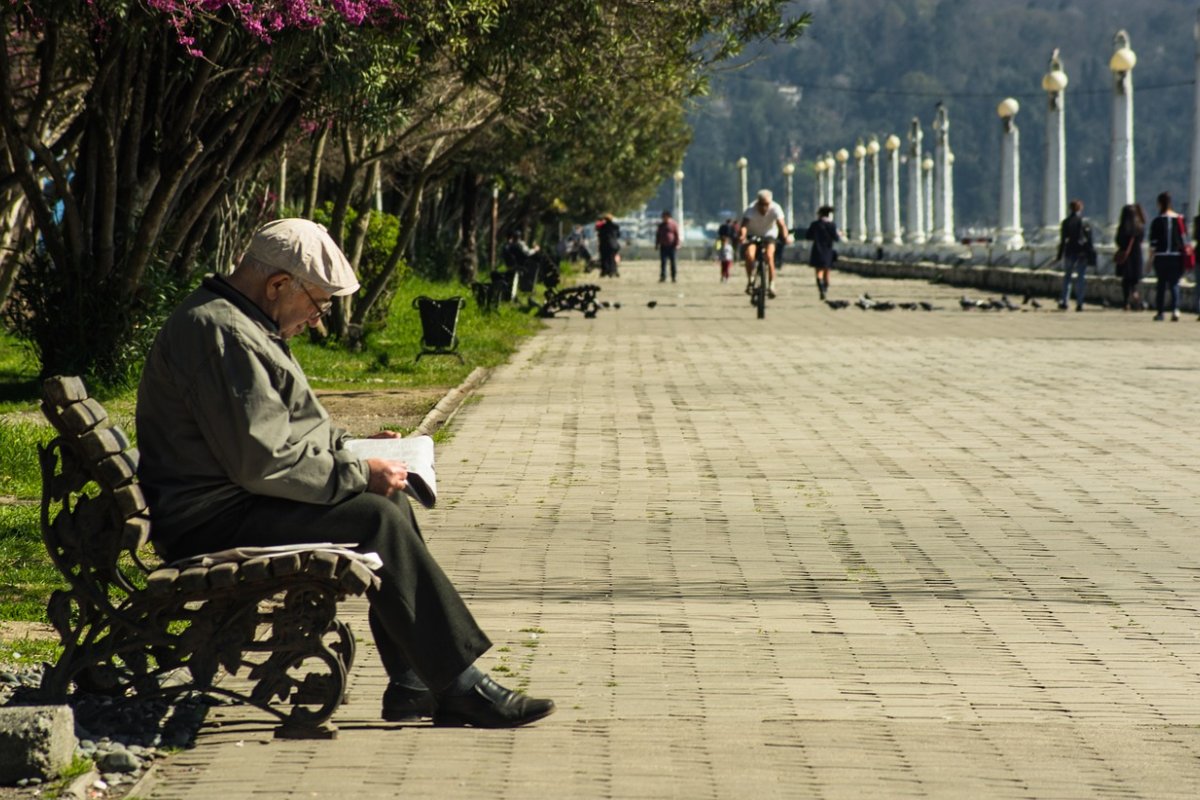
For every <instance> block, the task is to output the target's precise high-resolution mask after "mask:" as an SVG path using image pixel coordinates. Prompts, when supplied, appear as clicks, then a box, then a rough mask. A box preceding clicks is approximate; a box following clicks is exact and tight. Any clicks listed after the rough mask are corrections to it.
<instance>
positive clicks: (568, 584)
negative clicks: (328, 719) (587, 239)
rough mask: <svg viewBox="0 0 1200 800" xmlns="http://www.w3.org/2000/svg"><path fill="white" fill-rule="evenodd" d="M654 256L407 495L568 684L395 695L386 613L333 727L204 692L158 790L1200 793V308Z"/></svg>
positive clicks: (480, 600) (514, 679)
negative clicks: (758, 280) (396, 720)
mask: <svg viewBox="0 0 1200 800" xmlns="http://www.w3.org/2000/svg"><path fill="white" fill-rule="evenodd" d="M667 287H668V288H663V287H662V286H660V285H659V284H658V282H657V265H653V266H651V265H649V264H646V263H642V264H630V265H627V266H626V267H625V268H624V269H623V276H622V277H621V278H620V279H619V280H618V281H615V282H609V283H606V284H605V288H604V291H603V292H602V294H601V296H602V297H603V298H604V299H606V300H609V301H620V302H621V303H622V308H621V309H620V310H607V311H602V312H601V314H600V316H599V317H598V318H597V319H595V320H585V319H583V318H582V317H581V316H579V315H578V314H571V315H566V316H564V318H562V319H556V320H552V321H550V322H549V324H548V330H546V331H545V333H543V334H541V335H539V336H538V337H537V338H536V339H534V340H533V341H531V342H529V343H528V344H527V345H526V346H525V347H524V349H523V350H522V351H521V353H520V354H519V355H518V356H517V357H516V358H515V359H514V361H513V363H511V364H510V365H508V366H506V367H504V368H502V369H500V370H498V371H497V372H496V373H495V375H494V376H493V378H492V379H491V380H490V381H489V382H488V383H487V384H485V385H484V386H483V388H482V391H481V393H480V396H479V398H478V402H472V403H470V404H468V405H467V406H466V407H464V409H463V410H462V411H461V412H460V413H459V415H458V416H457V417H456V418H455V420H454V422H453V424H452V428H453V430H454V437H453V439H452V441H450V442H449V443H447V444H446V445H444V446H443V447H442V448H441V450H440V451H439V459H440V461H439V483H440V484H441V491H442V497H443V498H444V502H443V504H442V505H441V506H440V507H439V508H438V509H437V510H436V511H435V512H422V520H423V521H424V524H425V529H426V532H427V534H428V535H429V539H430V546H431V548H432V549H433V550H434V551H435V553H436V554H437V556H438V557H439V559H440V560H441V561H442V563H443V565H444V566H445V567H446V569H447V572H449V573H450V574H451V576H452V577H453V578H454V579H455V580H456V582H457V583H458V585H459V586H460V587H461V589H462V591H463V593H464V594H465V595H466V596H467V598H468V600H469V602H470V603H471V605H472V607H473V609H474V610H475V612H476V614H477V616H478V617H479V618H480V620H481V621H482V623H483V625H484V627H485V629H487V630H488V631H489V632H491V634H492V637H493V639H495V641H496V643H497V649H496V650H493V652H492V653H491V654H489V656H488V657H487V664H488V665H489V666H490V667H493V668H494V669H496V670H497V671H498V672H499V673H500V675H499V676H498V677H501V679H502V680H503V681H505V682H507V683H509V684H512V685H521V686H526V685H528V687H529V688H530V690H531V691H532V692H533V693H536V694H539V695H545V696H551V697H554V698H555V699H556V700H557V702H558V704H559V711H558V713H557V714H556V715H554V716H553V717H550V718H549V719H548V720H546V721H544V722H543V723H540V724H538V725H536V726H533V727H531V728H527V729H522V730H516V731H473V730H450V729H434V728H431V727H427V726H403V725H388V724H384V723H382V722H380V721H379V719H378V698H379V695H380V693H381V691H382V688H383V683H384V676H383V672H382V670H381V668H380V666H379V662H378V659H377V658H376V656H375V653H374V650H373V648H372V647H371V646H370V645H369V644H366V645H364V646H363V647H362V648H361V649H360V663H359V665H358V666H357V667H356V669H355V673H354V675H353V686H352V692H353V697H352V701H351V703H349V704H348V705H346V706H345V707H344V708H343V709H342V711H341V712H340V713H339V714H338V716H337V717H335V721H336V722H337V723H338V724H339V726H340V737H339V738H338V739H337V740H336V741H333V742H285V741H275V740H273V739H272V738H271V730H272V728H271V725H270V723H269V720H267V719H265V718H264V717H263V715H262V714H261V713H259V712H256V711H252V710H245V709H225V708H222V709H218V710H217V711H215V712H214V713H213V714H212V715H210V723H211V724H210V725H209V726H208V727H206V729H205V730H204V731H203V732H202V734H201V736H200V738H199V740H198V742H197V747H196V748H195V749H194V750H190V751H187V752H185V753H182V754H179V755H178V756H176V757H174V758H173V759H171V760H170V761H169V762H168V764H167V765H166V766H165V767H164V768H161V769H160V770H159V771H158V774H157V783H156V785H154V786H151V787H148V790H147V793H148V794H149V796H151V797H153V798H158V799H159V800H164V799H165V798H181V799H184V798H186V799H187V800H201V799H202V798H203V799H207V798H213V800H217V799H218V798H220V800H232V799H235V798H250V797H254V798H285V797H324V798H340V797H347V798H349V797H353V798H375V797H380V798H382V797H404V798H487V799H488V800H495V799H496V798H508V797H514V798H524V797H531V798H544V799H546V800H549V799H550V798H575V797H579V798H643V797H644V798H663V797H677V798H753V800H766V798H797V797H923V796H924V797H928V796H936V797H986V798H1001V797H1079V798H1091V797H1098V796H1105V797H1189V798H1190V797H1196V796H1198V795H1200V727H1198V726H1200V636H1198V634H1200V622H1198V620H1197V606H1198V603H1200V544H1198V543H1197V536H1198V535H1200V503H1198V502H1197V494H1200V470H1198V469H1197V467H1198V465H1200V437H1198V436H1197V432H1196V423H1195V420H1196V417H1197V406H1196V398H1197V397H1200V323H1197V321H1196V319H1195V316H1187V317H1185V319H1184V321H1182V322H1180V323H1176V324H1172V323H1169V322H1168V323H1153V322H1152V321H1151V319H1150V315H1149V314H1137V315H1131V314H1124V313H1122V312H1120V311H1113V310H1099V309H1094V310H1092V309H1089V310H1088V311H1087V312H1085V313H1082V314H1076V313H1074V312H1070V313H1059V312H1055V311H1050V310H1048V309H1049V308H1050V306H1051V303H1048V302H1045V301H1044V307H1043V309H1042V310H1041V311H1037V312H1032V313H1015V312H1014V313H1008V312H986V313H984V312H975V311H973V312H963V311H961V310H960V309H959V307H958V303H957V298H958V296H959V294H961V292H960V291H957V290H953V289H950V288H944V287H935V286H930V285H927V284H919V283H899V282H891V281H884V280H874V281H868V280H865V279H857V278H852V277H848V276H844V275H838V274H837V273H835V274H834V288H833V296H834V297H845V298H848V299H851V300H852V299H854V297H856V296H857V295H858V293H859V292H861V291H864V290H865V291H869V292H870V293H871V294H872V296H874V297H876V298H882V299H890V300H907V299H912V300H917V299H922V300H935V301H936V302H938V303H940V304H942V305H943V306H944V307H945V308H944V310H942V311H935V312H906V311H900V310H897V311H892V312H862V311H859V310H858V309H856V308H853V307H851V308H849V309H846V310H842V311H836V312H835V311H831V310H830V309H828V308H826V307H825V306H824V305H821V304H818V303H817V301H816V297H815V291H814V290H813V289H812V288H811V281H810V275H809V271H808V269H807V268H800V267H794V266H793V267H789V268H788V270H787V271H786V272H785V274H784V276H783V277H782V278H781V289H782V290H783V291H782V293H781V296H780V297H779V299H778V300H776V301H774V302H772V303H771V304H770V307H769V308H768V312H767V318H766V320H763V321H759V320H756V319H754V315H753V310H752V308H751V307H750V305H749V303H748V302H747V300H746V297H745V295H743V294H742V293H741V291H740V288H741V284H740V283H736V282H735V283H731V284H729V285H727V286H721V285H719V284H718V283H717V282H716V267H715V266H714V265H712V264H708V263H705V264H702V265H701V264H686V265H684V274H683V275H682V277H681V280H680V283H679V284H677V285H675V286H671V285H670V284H667ZM651 299H655V300H657V301H658V305H657V307H655V308H648V307H647V305H646V303H647V301H648V300H651ZM1018 301H1019V298H1018ZM356 608H357V615H356V618H355V623H356V630H358V631H360V632H361V633H364V634H365V632H366V625H365V615H364V614H363V607H362V606H361V605H360V606H357V607H356ZM218 723H219V725H218Z"/></svg>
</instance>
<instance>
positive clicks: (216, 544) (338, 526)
mask: <svg viewBox="0 0 1200 800" xmlns="http://www.w3.org/2000/svg"><path fill="white" fill-rule="evenodd" d="M319 542H332V543H334V544H342V545H348V546H350V547H352V548H353V549H355V550H358V551H360V552H363V553H378V554H379V557H380V559H381V560H382V561H383V567H382V568H380V569H379V570H378V571H377V572H376V574H377V575H378V576H379V577H380V579H381V583H380V586H379V588H378V589H374V590H371V591H369V592H368V595H367V598H368V600H369V601H370V603H371V611H370V623H371V633H372V635H373V636H374V638H375V644H376V646H378V648H379V656H380V658H381V659H382V661H383V665H384V668H385V669H386V670H387V672H388V675H390V676H392V677H398V676H400V675H402V674H403V673H404V672H405V671H407V669H408V668H409V667H410V666H411V667H412V669H413V670H414V671H415V672H416V673H417V675H419V676H420V677H421V680H423V681H424V682H425V685H426V686H428V687H429V688H430V689H433V690H434V691H435V692H436V691H438V690H440V689H444V688H445V687H447V686H448V685H450V683H451V681H453V680H454V679H455V678H456V677H458V675H459V674H460V673H461V672H462V671H463V670H465V669H466V668H467V667H469V666H471V664H473V663H475V659H477V658H478V657H479V656H481V655H482V654H483V653H485V652H487V650H488V648H489V647H491V646H492V643H491V641H490V640H489V639H488V637H487V635H486V634H484V632H483V631H482V630H480V629H479V626H478V625H477V624H476V622H475V618H474V617H473V616H471V612H470V611H469V610H468V609H467V606H466V603H464V602H463V599H462V597H460V596H459V594H458V590H456V589H455V588H454V585H453V584H452V583H451V582H450V579H449V578H447V577H446V574H445V573H444V572H442V568H441V567H440V566H438V564H437V562H436V561H435V560H434V558H433V555H432V554H431V553H430V552H429V549H428V548H427V547H426V546H425V540H424V539H423V538H422V537H421V532H420V529H419V528H418V527H417V520H416V517H415V516H414V515H413V511H412V506H411V505H409V503H408V498H407V497H406V496H405V495H403V494H398V495H395V496H394V498H393V499H388V498H385V497H382V496H380V495H377V494H368V493H364V494H360V495H356V496H354V497H351V498H350V499H348V500H345V501H343V502H341V503H338V504H337V505H334V506H324V505H311V504H308V503H299V502H296V501H294V500H281V499H278V498H274V497H256V498H254V499H252V500H250V501H248V502H245V503H241V504H238V505H237V506H236V507H235V508H233V509H230V511H228V512H226V513H225V514H224V515H222V519H220V520H217V521H215V522H214V523H213V524H210V525H207V526H206V527H205V529H204V535H203V538H200V536H198V535H197V536H195V537H184V538H183V539H182V540H177V541H176V542H175V543H174V544H175V546H174V548H173V549H172V552H171V554H170V555H171V557H172V558H184V557H186V556H189V555H194V554H196V553H205V552H213V551H216V550H224V549H227V548H230V547H269V546H272V545H281V544H316V543H319ZM192 545H194V546H192Z"/></svg>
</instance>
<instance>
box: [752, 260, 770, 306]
mask: <svg viewBox="0 0 1200 800" xmlns="http://www.w3.org/2000/svg"><path fill="white" fill-rule="evenodd" d="M757 272H758V286H756V287H754V305H755V306H756V307H757V308H758V318H759V319H762V318H763V317H765V316H766V315H767V289H768V287H769V284H768V282H767V259H766V258H765V257H764V256H763V255H762V253H759V256H758V271H757Z"/></svg>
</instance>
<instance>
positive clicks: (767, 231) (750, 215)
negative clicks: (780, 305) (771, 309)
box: [739, 189, 791, 297]
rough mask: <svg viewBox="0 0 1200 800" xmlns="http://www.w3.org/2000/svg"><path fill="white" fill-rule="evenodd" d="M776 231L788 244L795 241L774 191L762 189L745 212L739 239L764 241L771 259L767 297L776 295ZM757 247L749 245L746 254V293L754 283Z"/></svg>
mask: <svg viewBox="0 0 1200 800" xmlns="http://www.w3.org/2000/svg"><path fill="white" fill-rule="evenodd" d="M776 232H778V234H779V237H778V238H779V240H780V241H781V242H783V243H784V244H787V243H788V242H790V241H791V239H790V237H789V236H788V228H787V220H785V219H784V218H783V209H782V208H780V207H779V204H778V203H776V202H775V201H773V200H772V199H771V190H770V189H760V190H759V191H758V197H757V198H756V199H755V201H754V205H752V206H750V207H749V208H747V209H746V210H745V211H743V212H742V224H741V227H740V231H739V233H740V235H739V238H740V239H741V241H743V242H746V240H747V238H748V237H750V236H759V237H762V240H763V248H764V255H765V256H766V260H767V274H768V275H769V276H770V280H769V281H768V283H767V296H768V297H774V296H775V239H776V236H775V234H776ZM757 249H758V247H757V245H755V244H754V243H752V242H746V245H745V247H744V248H743V250H742V254H743V256H744V257H745V259H746V294H750V292H751V289H752V287H753V284H754V259H755V257H756V256H757V252H756V251H757Z"/></svg>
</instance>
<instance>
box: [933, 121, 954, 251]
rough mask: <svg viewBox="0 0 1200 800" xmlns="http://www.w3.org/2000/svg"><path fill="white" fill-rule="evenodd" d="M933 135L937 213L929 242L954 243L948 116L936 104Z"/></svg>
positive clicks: (952, 160)
mask: <svg viewBox="0 0 1200 800" xmlns="http://www.w3.org/2000/svg"><path fill="white" fill-rule="evenodd" d="M933 131H934V134H935V136H936V141H935V142H934V149H933V161H934V175H933V180H934V183H935V189H934V199H933V202H934V208H935V210H936V212H937V216H936V217H935V220H934V225H933V241H934V242H936V243H937V244H954V153H952V152H951V151H950V117H949V115H948V114H947V113H946V107H945V106H944V105H942V104H941V103H938V104H937V111H936V112H934V115H933Z"/></svg>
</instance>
